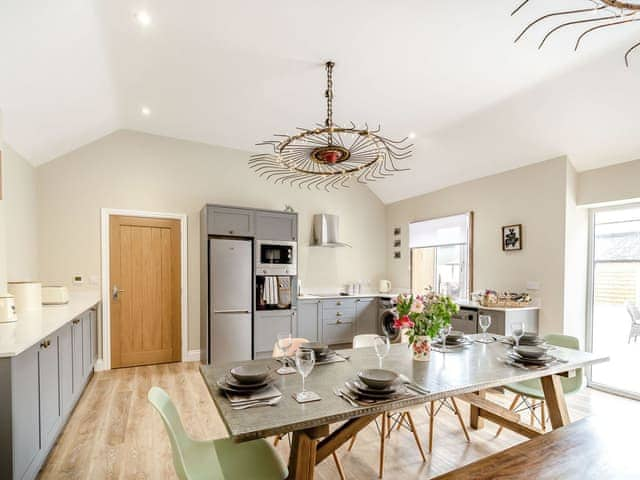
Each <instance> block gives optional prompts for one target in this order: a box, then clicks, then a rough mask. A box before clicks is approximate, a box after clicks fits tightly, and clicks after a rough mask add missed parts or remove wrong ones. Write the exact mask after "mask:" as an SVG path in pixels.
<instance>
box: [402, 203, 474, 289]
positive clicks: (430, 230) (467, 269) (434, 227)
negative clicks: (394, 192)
mask: <svg viewBox="0 0 640 480" xmlns="http://www.w3.org/2000/svg"><path fill="white" fill-rule="evenodd" d="M472 229H473V214H472V212H469V213H465V214H462V215H452V216H450V217H441V218H435V219H432V220H425V221H422V222H414V223H411V224H410V225H409V248H410V249H411V289H412V291H413V292H415V293H424V292H425V290H426V289H428V288H432V289H433V291H435V292H436V293H439V294H442V295H449V296H451V297H453V298H464V299H466V298H469V293H470V291H471V281H472V273H471V258H472V256H471V251H472V245H471V231H472Z"/></svg>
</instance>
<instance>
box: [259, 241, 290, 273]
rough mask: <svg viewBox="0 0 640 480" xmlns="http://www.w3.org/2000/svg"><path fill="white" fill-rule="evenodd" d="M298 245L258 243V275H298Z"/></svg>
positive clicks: (269, 242)
mask: <svg viewBox="0 0 640 480" xmlns="http://www.w3.org/2000/svg"><path fill="white" fill-rule="evenodd" d="M296 250H297V243H296V242H280V241H273V240H268V241H267V240H258V241H257V242H256V275H289V276H294V275H297V258H298V255H297V251H296Z"/></svg>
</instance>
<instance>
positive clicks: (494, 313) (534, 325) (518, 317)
mask: <svg viewBox="0 0 640 480" xmlns="http://www.w3.org/2000/svg"><path fill="white" fill-rule="evenodd" d="M478 315H489V316H490V317H491V325H490V326H489V329H488V330H487V331H488V332H489V333H495V334H497V335H511V326H512V325H513V324H514V323H516V322H524V325H525V330H526V331H528V332H536V333H538V328H539V327H538V310H537V309H522V310H518V309H507V310H488V309H487V310H485V309H482V308H480V309H478ZM478 331H480V330H479V329H478Z"/></svg>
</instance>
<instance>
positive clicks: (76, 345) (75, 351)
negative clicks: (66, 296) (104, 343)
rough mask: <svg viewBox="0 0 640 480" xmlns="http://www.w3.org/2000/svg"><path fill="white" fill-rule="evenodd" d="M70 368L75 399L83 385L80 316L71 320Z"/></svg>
mask: <svg viewBox="0 0 640 480" xmlns="http://www.w3.org/2000/svg"><path fill="white" fill-rule="evenodd" d="M71 352H72V353H71V370H72V380H73V395H74V397H75V398H76V399H77V397H79V396H80V392H81V391H82V387H83V385H84V381H83V374H82V318H80V317H79V318H75V319H73V320H72V321H71Z"/></svg>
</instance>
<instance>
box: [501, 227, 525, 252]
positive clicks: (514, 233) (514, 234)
mask: <svg viewBox="0 0 640 480" xmlns="http://www.w3.org/2000/svg"><path fill="white" fill-rule="evenodd" d="M502 250H504V251H505V252H509V251H512V250H522V224H518V225H506V226H504V227H502Z"/></svg>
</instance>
